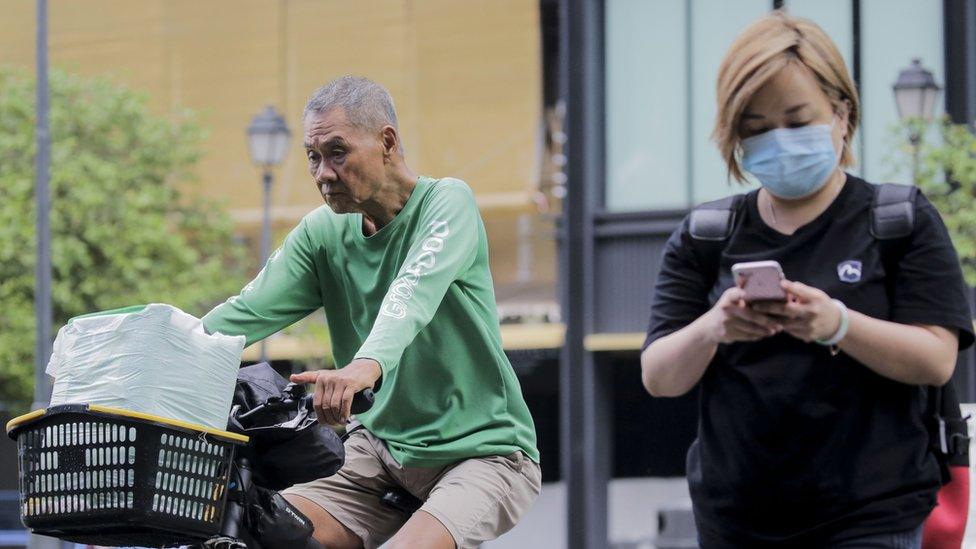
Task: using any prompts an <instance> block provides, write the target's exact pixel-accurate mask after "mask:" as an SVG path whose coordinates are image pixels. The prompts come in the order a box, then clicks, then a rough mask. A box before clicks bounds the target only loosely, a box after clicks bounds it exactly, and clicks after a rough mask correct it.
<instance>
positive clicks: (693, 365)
mask: <svg viewBox="0 0 976 549" xmlns="http://www.w3.org/2000/svg"><path fill="white" fill-rule="evenodd" d="M706 316H707V314H706V315H703V316H701V317H699V318H698V319H697V320H695V321H694V322H692V323H691V324H689V325H687V326H685V327H684V328H682V329H680V330H678V331H676V332H673V333H671V334H669V335H667V336H664V337H662V338H661V339H658V340H657V341H655V342H654V343H651V345H650V346H648V347H647V349H645V350H644V352H643V353H641V380H642V381H643V383H644V388H645V389H647V392H648V393H650V394H651V395H653V396H656V397H662V396H663V397H675V396H681V395H683V394H685V393H687V392H688V391H690V390H691V388H692V387H694V386H695V384H696V383H698V380H700V379H701V377H702V375H704V374H705V368H707V367H708V364H709V363H710V362H711V361H712V357H714V356H715V350H716V349H717V348H718V341H713V338H712V337H710V336H709V330H707V329H706V328H705V322H706V320H705V318H706Z"/></svg>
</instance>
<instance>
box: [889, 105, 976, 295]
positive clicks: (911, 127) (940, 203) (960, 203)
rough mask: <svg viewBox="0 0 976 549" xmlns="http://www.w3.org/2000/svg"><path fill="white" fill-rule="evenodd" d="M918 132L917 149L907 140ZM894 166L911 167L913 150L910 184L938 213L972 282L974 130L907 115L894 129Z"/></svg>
mask: <svg viewBox="0 0 976 549" xmlns="http://www.w3.org/2000/svg"><path fill="white" fill-rule="evenodd" d="M912 134H915V135H919V136H922V139H921V140H920V143H919V145H918V148H917V149H916V148H915V146H913V145H912V144H911V142H910V140H909V139H908V136H910V135H912ZM897 135H898V138H897V142H898V145H897V147H898V148H897V150H898V151H899V153H902V154H897V155H896V156H895V158H894V160H895V161H896V163H897V165H898V166H899V167H900V168H901V169H904V168H906V167H908V168H910V167H911V164H912V158H913V157H914V156H916V155H917V160H918V168H917V171H916V175H915V184H916V185H918V186H919V188H921V189H922V191H924V192H925V194H926V196H928V198H929V200H931V201H932V204H934V205H935V207H936V208H937V209H938V210H939V213H940V214H942V219H943V220H944V221H945V224H946V227H948V229H949V234H950V236H951V237H952V243H953V244H954V245H955V247H956V252H957V253H958V254H959V261H960V263H962V270H963V273H964V274H965V276H966V282H967V283H968V284H970V285H971V286H976V135H974V134H973V128H972V127H970V126H968V125H965V124H953V123H952V122H951V121H949V120H938V121H934V122H931V123H925V122H923V121H921V120H909V121H907V122H905V123H904V124H902V126H901V127H899V128H898V134H897Z"/></svg>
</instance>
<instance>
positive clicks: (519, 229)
mask: <svg viewBox="0 0 976 549" xmlns="http://www.w3.org/2000/svg"><path fill="white" fill-rule="evenodd" d="M782 7H785V8H786V9H788V10H789V11H790V12H792V13H793V14H796V15H800V16H804V17H809V18H811V19H813V20H814V21H816V22H817V23H819V24H820V25H821V26H823V28H824V29H825V30H826V31H827V33H828V34H830V35H831V37H832V38H833V39H834V40H835V42H836V43H837V45H838V47H839V48H840V49H841V52H842V53H843V55H844V57H845V59H846V60H847V62H848V66H849V68H850V70H851V72H852V74H853V76H854V78H855V80H856V81H857V84H858V86H859V90H860V93H861V99H862V105H863V117H862V120H861V129H860V130H859V133H858V141H857V144H856V147H855V151H856V153H857V156H858V165H857V167H856V168H855V169H854V172H855V173H857V174H858V175H860V176H862V177H865V178H867V179H869V180H871V181H875V182H882V181H898V182H910V181H913V180H914V181H915V182H917V183H919V184H920V185H921V186H923V188H926V190H927V192H928V189H929V188H932V189H936V188H941V187H939V186H940V185H942V184H943V183H944V178H943V177H942V174H943V173H944V172H945V169H946V168H947V166H946V165H945V162H947V160H945V157H946V155H945V154H944V153H945V151H946V148H947V147H948V148H950V149H951V150H958V149H961V148H965V147H972V141H971V140H969V141H967V139H968V138H971V130H972V122H973V120H974V117H976V0H370V1H367V2H348V1H341V0H250V1H242V0H238V1H233V2H231V1H229V0H208V1H199V0H140V1H138V2H132V1H125V0H54V1H51V2H50V4H49V6H48V16H47V21H46V25H47V32H48V39H47V42H46V44H47V48H48V51H47V58H48V59H49V63H50V73H49V74H50V113H51V114H50V124H51V129H50V135H51V152H50V154H51V168H50V169H51V175H50V192H51V231H52V238H51V261H52V286H51V303H52V319H53V325H52V327H53V330H54V331H56V330H57V329H58V328H59V327H60V326H61V325H63V323H64V322H65V321H66V320H67V319H68V318H70V317H72V316H75V315H77V314H82V313H85V312H90V311H94V310H103V309H108V308H113V307H119V306H124V305H131V304H135V303H142V302H151V301H156V302H167V303H171V304H173V305H176V306H178V307H180V308H182V309H184V310H185V311H187V312H189V313H191V314H194V315H197V316H201V315H202V314H204V313H205V312H206V311H207V310H209V308H210V307H212V306H213V305H214V304H216V303H219V302H220V301H222V300H223V299H225V298H226V297H228V296H229V295H232V294H234V293H236V292H237V291H238V289H239V288H240V287H241V286H242V285H243V284H244V283H246V281H247V280H249V279H250V278H251V277H253V275H254V274H255V273H256V272H257V270H258V269H259V266H260V265H261V258H262V256H263V255H264V254H265V253H266V249H267V248H266V247H264V246H263V245H262V238H263V237H264V231H265V230H266V231H267V234H268V238H269V240H270V244H269V245H270V247H271V249H273V248H274V246H276V245H277V243H279V242H280V241H281V240H282V239H283V238H284V235H285V234H287V232H288V231H289V230H290V229H291V228H292V227H293V226H294V225H295V224H296V223H297V222H298V220H299V219H301V217H302V216H303V215H305V214H306V213H308V212H309V211H311V210H312V209H314V208H316V207H318V206H319V205H320V204H321V198H320V196H319V195H318V193H317V190H316V189H315V186H314V184H313V182H312V180H311V177H310V176H309V175H308V174H307V173H306V171H305V164H306V163H305V160H304V158H303V150H302V147H301V126H300V121H301V112H302V109H303V107H304V105H305V101H306V99H307V98H308V96H309V95H310V94H311V92H312V91H313V90H314V89H315V88H316V87H318V86H320V85H322V84H324V83H326V82H328V81H329V80H331V79H333V78H335V77H338V76H341V75H343V74H358V75H362V76H366V77H369V78H371V79H374V80H376V81H377V82H379V83H381V84H383V85H384V86H386V87H387V88H388V89H389V91H390V93H391V94H392V96H393V98H394V100H395V102H396V105H397V109H398V114H399V120H400V133H401V136H402V138H403V141H404V144H405V146H406V154H407V162H408V164H410V165H411V166H412V167H413V168H414V170H415V171H417V172H418V173H422V174H425V175H431V176H435V177H437V176H453V177H458V178H461V179H464V180H465V181H467V182H468V184H469V185H470V186H471V187H472V189H473V190H474V192H475V195H476V197H477V200H478V204H479V207H480V209H481V214H482V216H483V218H484V220H485V225H486V228H487V231H488V237H489V242H490V255H491V268H492V274H493V277H494V281H495V290H496V295H497V298H498V310H499V316H500V318H501V321H502V335H503V341H504V345H505V348H506V351H507V352H508V354H509V357H510V358H511V360H512V363H513V365H514V366H515V368H516V371H517V373H518V375H519V377H520V379H521V381H522V386H523V391H524V392H525V395H526V398H527V401H528V403H529V406H530V409H531V410H532V413H533V416H534V418H535V421H536V427H537V429H538V433H539V445H540V450H541V452H542V460H543V476H544V482H545V485H544V488H543V493H542V495H541V496H540V498H539V501H538V503H537V504H536V505H535V507H534V508H533V509H532V511H531V512H530V513H529V514H528V516H526V518H525V519H524V520H523V521H522V523H521V524H520V525H519V526H518V527H516V529H515V530H513V531H512V532H511V533H509V534H507V535H506V536H504V537H502V538H501V539H499V540H498V541H496V542H493V543H490V544H488V546H490V547H499V548H500V547H554V548H559V547H607V546H612V547H621V548H622V547H681V546H694V538H693V537H691V538H689V537H688V529H687V528H686V527H685V526H686V522H687V520H688V519H689V516H688V512H689V510H690V502H689V500H688V495H687V488H686V487H685V483H684V479H683V476H682V475H683V473H684V453H685V451H686V450H687V447H688V445H689V443H690V442H691V440H692V439H693V438H694V433H695V426H696V421H697V417H696V414H697V411H696V399H697V396H696V394H695V393H694V392H693V393H692V394H689V395H687V396H685V397H682V398H678V399H652V398H650V397H649V396H647V395H646V393H644V391H643V389H642V388H641V387H640V383H639V377H638V372H639V363H638V355H639V349H640V345H641V343H642V341H643V332H644V328H645V325H646V319H647V316H648V306H649V303H650V291H651V287H652V286H653V281H654V277H655V273H656V270H657V268H658V259H659V255H660V251H661V249H662V246H663V243H664V241H665V240H666V238H667V236H668V235H669V234H670V232H671V231H672V230H673V229H674V228H675V227H676V226H677V224H678V223H679V222H680V220H681V218H682V217H683V216H684V215H685V213H686V212H687V210H688V208H690V207H691V206H693V205H694V204H697V203H699V202H702V201H705V200H710V199H713V198H718V197H720V196H723V195H726V194H729V193H730V192H732V191H736V192H738V189H737V188H736V189H732V188H730V187H729V185H728V184H727V179H726V176H725V170H724V165H723V163H722V161H721V158H720V157H719V154H718V152H717V150H716V148H715V146H714V144H713V143H712V142H711V141H709V138H708V137H709V134H710V133H711V128H712V124H713V120H714V116H715V111H716V107H715V92H714V86H715V77H716V73H717V69H718V64H719V62H720V60H721V57H722V56H723V55H724V53H725V51H726V49H727V48H728V46H729V44H730V43H731V42H732V40H733V38H734V37H735V36H736V35H737V34H738V33H739V32H740V31H741V30H742V29H743V28H745V27H746V26H747V25H748V24H749V23H751V22H752V21H754V20H755V19H756V18H757V17H759V16H761V15H762V14H763V13H764V12H766V11H768V10H771V9H776V8H782ZM37 30H38V17H37V11H36V4H35V1H34V0H5V1H4V3H3V5H2V6H0V302H2V307H0V416H3V417H4V420H6V419H7V418H9V417H12V416H14V415H17V414H18V413H22V412H23V411H24V410H26V409H27V408H28V407H29V406H30V404H31V400H32V398H34V395H33V390H34V373H33V372H34V363H35V354H36V353H35V339H36V332H37V329H36V326H35V321H34V298H35V282H36V280H35V262H36V257H37V252H36V249H37V244H36V233H35V230H34V226H35V218H36V214H35V213H34V212H35V209H34V203H35V197H34V182H35V175H36V170H35V165H34V159H35V155H36V152H37V148H36V144H35V143H36V142H35V135H36V134H35V122H36V120H35V100H34V97H35V78H36V69H35V66H36V63H37V52H38V48H37V44H36V35H37ZM913 60H918V64H917V65H913ZM913 70H914V71H915V72H912V71H913ZM906 71H908V72H906ZM906 75H907V76H906ZM908 76H913V77H917V78H916V79H915V80H911V82H915V83H916V84H914V86H915V87H913V88H910V89H908V91H909V92H911V93H915V94H917V99H918V100H917V101H916V100H915V98H916V96H911V98H910V99H911V101H909V102H910V103H911V104H912V105H914V104H916V103H917V105H918V108H917V109H915V110H914V111H911V112H909V111H906V108H904V106H905V105H908V103H907V102H906V101H907V100H903V101H902V106H903V108H902V109H901V110H899V108H898V102H897V101H896V96H895V93H894V90H893V85H894V84H895V83H896V82H898V81H899V79H900V78H908ZM906 97H907V96H906ZM268 107H270V108H271V109H273V113H274V114H277V116H280V119H279V118H275V117H274V116H270V117H269V115H271V114H272V112H269V111H267V109H268ZM262 124H265V125H262ZM282 124H283V125H284V127H286V129H285V128H283V127H282ZM249 128H250V133H249ZM260 128H271V130H274V129H275V128H278V129H280V130H281V131H290V140H289V141H287V147H286V148H283V149H281V150H282V152H283V154H282V155H281V156H280V158H267V159H258V158H255V157H254V156H253V155H252V154H251V151H250V150H249V145H250V143H249V136H250V137H254V134H255V132H256V131H258V130H259V129H260ZM960 128H962V133H961V134H960V133H958V131H957V133H951V131H950V130H959V129H960ZM266 137H267V138H269V139H273V138H274V136H273V135H269V136H266ZM972 152H976V148H973V149H971V150H970V153H972ZM957 156H958V155H957ZM963 156H964V157H966V156H967V155H963ZM971 156H972V155H971V154H970V155H968V157H971ZM954 161H960V160H958V159H957V160H954ZM970 162H971V160H970ZM956 168H958V167H956ZM953 171H954V172H955V171H958V170H957V169H954V170H953ZM970 171H971V172H972V173H973V174H974V175H973V176H972V177H973V178H976V169H973V170H970ZM926 185H928V187H926ZM973 188H974V183H973V181H960V182H959V183H958V184H957V185H956V186H955V187H954V188H952V189H949V190H946V191H945V193H946V196H947V198H946V200H945V201H944V203H945V204H947V206H946V209H944V210H942V213H943V215H944V216H948V217H949V220H947V222H949V223H950V226H951V227H954V234H953V236H954V238H955V240H956V245H957V248H959V250H960V254H961V256H962V259H963V262H964V265H966V266H967V268H968V269H969V270H968V271H967V274H968V275H969V283H970V284H973V283H974V282H976V244H973V238H974V237H973V235H974V234H976V230H970V229H972V225H967V224H966V223H967V222H966V221H965V219H969V218H967V217H966V216H967V215H969V216H974V217H976V214H973V213H972V212H973V208H976V206H973V204H974V201H973V199H972V197H973V196H974V195H973V194H972V193H973ZM953 192H954V193H957V194H955V195H952V197H950V196H949V195H950V194H951V193H953ZM958 193H963V194H965V193H969V194H968V195H965V196H967V197H968V199H966V200H959V196H961V195H960V194H958ZM930 194H932V193H930ZM953 197H954V198H953ZM934 200H936V199H934ZM937 204H938V202H937ZM959 204H962V206H959ZM967 208H968V209H967ZM952 216H957V217H958V219H959V220H961V221H959V222H958V223H955V224H953V223H952V222H950V221H951V219H955V218H954V217H952ZM970 223H971V222H970ZM262 352H264V353H265V354H266V357H267V358H268V359H269V360H271V361H272V363H273V364H274V366H275V367H276V368H277V369H278V370H279V371H281V372H288V371H295V370H301V369H304V368H319V367H327V366H330V365H331V356H330V352H329V340H328V333H327V330H326V327H325V319H324V318H323V315H322V314H321V312H319V313H316V314H314V315H312V316H310V317H309V318H308V319H306V320H305V321H302V322H300V323H298V324H296V325H295V326H293V327H291V328H289V329H288V330H286V331H285V332H283V333H281V334H278V335H276V336H274V337H272V338H270V339H269V340H268V342H267V345H266V346H265V347H263V348H262V347H261V346H259V345H255V346H252V347H251V348H249V349H248V350H247V351H246V354H245V359H246V360H247V361H255V360H258V359H259V358H260V356H261V353H262ZM974 368H976V366H974V359H973V356H972V352H970V353H968V354H966V355H964V356H961V357H960V367H959V368H957V374H956V377H957V383H958V385H957V387H958V390H959V392H960V393H961V395H962V397H963V400H964V401H967V402H974V401H976V376H974V375H973V371H974ZM15 454H16V448H15V446H14V445H13V444H12V443H11V442H10V441H9V440H7V439H6V438H3V440H2V441H0V506H2V507H0V546H3V544H4V543H6V542H10V545H11V546H17V544H22V543H23V540H24V535H23V532H22V529H21V526H20V523H19V519H18V518H17V493H16V488H17V477H16V475H17V471H16V464H15Z"/></svg>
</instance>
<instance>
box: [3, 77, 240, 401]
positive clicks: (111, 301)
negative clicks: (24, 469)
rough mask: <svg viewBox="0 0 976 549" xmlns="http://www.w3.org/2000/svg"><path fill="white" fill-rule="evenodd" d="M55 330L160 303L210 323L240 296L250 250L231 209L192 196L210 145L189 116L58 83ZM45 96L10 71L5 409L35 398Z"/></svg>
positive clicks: (73, 81)
mask: <svg viewBox="0 0 976 549" xmlns="http://www.w3.org/2000/svg"><path fill="white" fill-rule="evenodd" d="M50 97H51V99H50V104H51V110H50V128H51V179H50V192H51V203H52V207H51V234H52V239H51V240H52V242H51V255H52V278H53V280H52V304H53V312H54V319H53V322H54V324H53V328H54V330H57V329H58V328H59V327H60V326H61V325H63V324H64V322H65V321H66V320H67V319H69V318H71V317H72V316H75V315H78V314H83V313H87V312H91V311H96V310H104V309H110V308H115V307H119V306H125V305H133V304H139V303H149V302H163V303H170V304H173V305H175V306H177V307H180V308H182V309H183V310H185V311H187V312H189V313H191V314H195V315H198V316H199V315H201V314H203V313H204V312H206V310H207V309H208V307H209V306H210V305H212V304H213V303H214V302H215V301H217V300H220V299H223V298H224V297H226V296H227V295H231V294H233V293H236V292H237V290H238V289H239V288H240V286H241V283H242V281H243V268H242V263H243V262H242V257H243V256H242V253H243V251H242V249H241V246H240V245H238V244H236V243H235V242H234V240H233V237H232V223H231V220H230V218H229V216H228V215H227V214H226V212H225V210H224V209H223V208H222V207H221V206H220V205H219V204H215V203H213V202H210V201H202V200H199V199H197V198H191V197H188V196H184V195H181V194H180V192H179V191H178V190H177V187H176V184H177V183H180V182H186V181H189V180H191V179H192V174H193V168H194V165H195V164H196V162H197V160H198V159H199V156H200V144H201V141H202V139H203V138H204V133H203V131H202V129H201V128H200V127H199V126H198V125H197V124H196V123H195V122H194V120H193V117H192V115H191V114H190V113H188V112H185V113H181V114H179V115H178V116H175V117H174V119H168V118H163V117H159V116H155V115H153V114H151V113H150V112H149V109H148V108H147V104H146V100H145V97H143V96H141V95H139V94H136V93H134V92H132V91H130V90H127V89H125V88H123V87H120V86H118V85H116V84H113V83H111V82H110V81H108V80H106V79H99V78H96V79H85V78H81V77H78V76H73V75H69V74H66V73H64V72H59V71H52V73H51V75H50ZM34 121H35V88H34V82H33V81H32V80H31V79H30V78H28V77H27V76H25V75H24V74H23V73H21V72H18V71H14V70H9V69H0V401H6V402H7V403H8V405H13V406H14V407H18V406H22V405H23V404H25V403H27V402H29V400H30V398H31V395H32V392H33V373H32V372H33V363H34V337H35V320H34V304H33V299H34V283H35V277H34V271H35V261H36V249H37V245H36V238H35V220H36V208H35V204H34V171H35V166H34V161H35V150H36V147H35V129H34Z"/></svg>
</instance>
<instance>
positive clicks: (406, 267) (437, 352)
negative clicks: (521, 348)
mask: <svg viewBox="0 0 976 549" xmlns="http://www.w3.org/2000/svg"><path fill="white" fill-rule="evenodd" d="M303 129H304V135H305V149H306V154H307V157H308V166H309V171H310V173H311V175H312V178H313V180H314V181H315V184H316V186H317V187H318V189H319V191H320V193H321V194H322V197H323V199H324V200H325V203H326V205H327V206H328V207H326V206H322V207H319V208H318V209H316V210H315V211H313V212H311V213H310V214H308V215H306V216H305V217H304V218H303V219H302V220H301V222H300V223H299V224H298V226H297V227H296V228H295V229H293V230H292V231H291V233H290V234H289V235H288V237H287V238H286V239H285V242H284V244H283V245H282V246H281V248H280V249H278V250H277V251H276V252H275V253H274V254H272V255H271V257H270V259H269V260H268V262H267V264H266V265H265V266H264V269H263V270H262V271H261V272H260V273H259V274H258V276H257V278H256V279H255V280H254V281H252V282H251V283H250V284H248V285H247V286H246V287H245V288H244V289H243V290H242V291H241V293H240V295H238V296H235V297H232V298H230V299H228V300H227V301H226V302H225V303H223V304H221V305H219V306H217V307H216V308H215V309H214V310H212V311H211V312H210V313H208V314H207V315H206V316H205V317H204V318H203V322H204V325H205V326H206V327H207V329H208V331H210V332H220V333H223V334H228V335H244V336H246V337H247V344H248V345H250V344H252V343H254V342H256V341H259V340H261V339H263V338H265V337H267V336H269V335H271V334H273V333H275V332H277V331H278V330H281V329H282V328H284V327H286V326H288V325H290V324H292V323H293V322H295V321H297V320H299V319H301V318H303V317H305V316H307V315H308V314H310V313H312V312H313V311H315V310H316V309H318V308H319V307H323V308H324V309H325V315H326V318H327V319H328V325H329V331H330V333H331V336H332V344H333V353H334V357H335V361H336V364H337V365H344V366H343V367H341V368H337V369H336V370H319V371H313V372H305V373H302V374H297V375H294V376H292V381H295V382H302V383H314V384H315V395H314V404H315V410H316V413H317V414H318V417H319V421H321V422H322V423H328V424H333V425H337V424H342V425H345V424H348V423H349V422H350V419H351V417H350V416H351V413H350V406H351V403H352V398H353V395H354V394H355V393H357V392H358V391H361V390H363V389H366V388H371V387H372V388H375V389H377V391H376V403H375V405H374V406H373V408H372V410H370V411H369V412H367V413H364V414H360V415H359V416H357V417H356V418H355V419H356V423H355V424H353V425H349V426H348V429H349V430H350V432H351V434H350V436H349V438H348V439H347V441H346V444H345V448H346V462H345V464H344V465H343V467H342V469H341V470H340V471H339V473H337V474H336V475H334V476H332V477H328V478H324V479H319V480H315V481H312V482H309V483H306V484H300V485H296V486H294V487H292V488H289V489H288V490H285V491H284V495H285V497H286V499H288V500H289V501H290V502H291V503H292V504H293V505H295V506H296V507H298V508H299V509H300V510H301V511H302V512H303V513H305V514H306V515H307V516H308V517H309V518H310V519H311V520H312V522H313V524H314V525H315V533H314V537H315V539H316V540H318V541H319V542H320V543H322V544H323V545H325V546H326V547H329V548H333V547H336V548H342V547H361V546H365V547H367V548H369V547H376V546H378V545H380V544H382V543H384V542H385V541H386V540H388V539H390V538H391V537H392V539H391V541H390V545H391V546H392V547H446V548H449V547H455V546H456V547H472V546H477V545H478V544H480V543H481V542H483V541H487V540H491V539H494V538H496V537H498V536H499V535H501V534H503V533H505V532H506V531H508V530H509V529H511V528H512V527H513V526H514V525H515V524H516V522H517V521H518V519H519V518H520V517H521V516H522V514H523V513H524V512H525V511H526V510H527V509H528V508H529V506H530V505H531V504H532V502H533V501H534V500H535V498H536V496H537V495H538V493H539V489H540V482H541V474H540V469H539V465H538V462H539V453H538V450H537V449H536V437H535V427H534V425H533V422H532V418H531V416H530V415H529V410H528V407H527V406H526V404H525V400H524V399H523V397H522V392H521V388H520V386H519V382H518V379H517V377H516V376H515V372H514V371H513V369H512V367H511V365H510V363H509V362H508V359H507V358H506V356H505V354H504V352H503V350H502V346H501V337H500V334H499V330H498V319H497V313H496V310H495V298H494V291H493V288H492V280H491V273H490V271H489V267H488V243H487V237H486V235H485V229H484V225H483V223H482V221H481V217H480V214H479V212H478V208H477V205H476V203H475V200H474V196H473V194H472V192H471V189H470V188H468V186H467V185H466V184H465V183H464V182H463V181H460V180H457V179H450V178H444V179H432V178H428V177H423V176H421V177H417V176H416V175H414V173H413V172H412V171H411V170H410V168H409V167H407V165H406V163H405V160H404V157H403V145H402V143H401V141H400V135H399V132H398V129H397V117H396V111H395V109H394V106H393V100H392V98H391V97H390V95H389V93H388V92H387V91H386V90H385V89H384V88H383V87H382V86H380V85H378V84H376V83H375V82H372V81H370V80H367V79H365V78H359V77H351V76H346V77H342V78H339V79H337V80H334V81H332V82H330V83H329V84H327V85H326V86H323V87H322V88H319V89H318V90H316V91H315V93H314V94H313V95H312V97H311V99H310V100H309V102H308V104H307V105H306V106H305V112H304V115H303ZM359 422H361V426H362V428H359ZM397 487H399V488H401V489H403V490H406V491H407V492H409V493H411V494H412V495H413V496H415V497H417V498H419V499H420V500H422V501H423V505H422V506H421V507H420V510H419V511H417V512H416V513H414V514H413V515H412V516H409V517H408V516H407V515H406V514H405V513H404V512H402V511H400V510H397V509H394V508H391V507H386V506H382V505H380V502H379V498H380V497H381V496H382V494H383V493H384V492H386V491H387V490H389V489H390V488H397Z"/></svg>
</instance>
